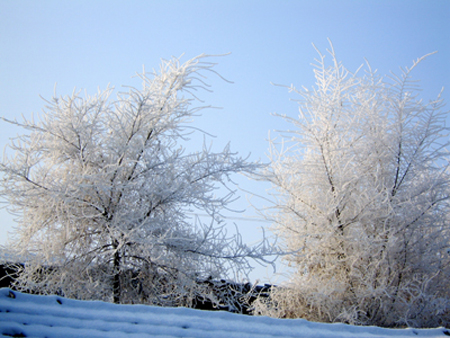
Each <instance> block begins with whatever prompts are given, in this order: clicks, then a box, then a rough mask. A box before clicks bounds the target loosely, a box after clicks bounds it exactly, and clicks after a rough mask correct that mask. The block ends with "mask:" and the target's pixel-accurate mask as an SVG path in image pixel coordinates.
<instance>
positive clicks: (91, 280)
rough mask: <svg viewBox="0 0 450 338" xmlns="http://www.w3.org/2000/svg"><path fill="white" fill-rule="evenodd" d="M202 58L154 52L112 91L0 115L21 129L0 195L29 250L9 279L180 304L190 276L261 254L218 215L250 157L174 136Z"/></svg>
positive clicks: (188, 116)
mask: <svg viewBox="0 0 450 338" xmlns="http://www.w3.org/2000/svg"><path fill="white" fill-rule="evenodd" d="M203 59H204V56H199V57H197V58H194V59H192V60H190V61H187V62H186V63H184V64H180V63H179V61H178V60H177V59H172V60H170V61H167V62H164V63H163V64H162V66H161V69H160V70H159V73H150V74H149V73H145V72H144V73H143V74H140V75H139V77H140V78H141V79H142V82H143V87H142V89H141V90H138V89H135V88H129V90H128V91H127V92H125V93H119V94H118V96H117V99H116V100H114V101H113V100H111V99H110V96H111V93H112V89H111V88H108V89H106V90H105V91H103V92H99V93H98V94H97V95H95V96H86V97H82V96H80V95H79V93H74V94H72V96H68V97H62V98H56V97H54V98H53V100H52V101H50V102H48V105H47V107H46V110H45V111H44V113H43V114H42V115H41V117H40V119H39V121H38V122H35V121H34V120H25V121H23V122H17V121H8V120H6V121H7V122H9V123H12V124H15V125H17V126H20V127H23V128H24V129H26V130H28V131H29V133H28V134H25V135H22V136H19V137H18V138H17V139H15V140H14V141H13V142H12V143H11V144H10V145H9V148H10V149H11V150H12V151H13V154H14V155H13V156H12V157H11V156H6V155H5V157H4V160H3V162H2V163H1V166H0V170H1V172H2V173H3V180H2V183H1V192H0V195H1V196H2V197H4V198H5V199H6V200H7V201H8V202H9V204H10V210H11V211H12V212H13V213H15V214H16V215H18V225H17V229H16V230H17V232H16V239H15V240H14V241H13V242H12V244H13V246H14V247H16V248H18V249H19V250H20V251H21V254H22V257H27V260H26V262H24V263H26V264H25V268H24V270H23V271H22V273H21V275H20V279H19V280H18V287H19V288H21V289H23V290H28V291H34V292H39V293H54V292H62V293H63V294H64V295H66V296H68V297H75V298H80V299H103V300H108V301H114V302H116V303H119V302H122V303H126V302H147V303H154V304H160V305H188V306H189V305H190V304H191V301H192V298H193V297H195V294H196V293H198V292H200V293H201V292H202V290H199V287H200V286H199V284H198V283H197V281H198V280H201V279H206V278H213V279H214V278H220V277H222V278H226V277H229V278H230V277H231V276H232V273H233V272H239V273H241V274H244V275H245V273H246V272H248V269H249V268H250V266H249V263H248V260H247V259H248V258H255V259H262V260H264V258H263V254H264V250H266V248H267V246H265V244H266V243H264V242H263V243H261V245H259V246H257V247H253V248H249V247H247V246H246V245H245V244H243V243H242V242H241V238H240V236H239V234H236V235H235V236H231V237H229V236H227V234H226V230H225V228H224V223H223V219H222V216H221V212H222V211H223V209H224V208H226V207H227V205H229V203H230V202H231V201H232V200H233V199H234V197H233V196H234V193H233V190H230V188H229V183H230V175H232V174H234V173H238V172H245V173H249V172H253V171H254V170H255V169H256V168H258V165H257V164H255V163H249V162H247V161H246V159H244V158H241V157H239V156H237V155H236V154H234V153H232V152H231V151H230V149H229V147H226V148H225V149H224V150H223V151H221V152H219V153H215V152H212V151H211V149H210V148H207V147H206V146H204V147H203V149H201V150H200V151H197V152H193V153H186V151H185V147H184V146H183V142H185V141H187V140H188V138H187V136H188V135H189V133H191V132H194V131H196V130H195V129H193V128H192V129H188V126H187V123H189V122H191V120H192V117H193V116H195V115H196V114H197V113H198V112H199V110H200V109H201V108H202V107H200V108H192V107H191V104H192V103H193V101H194V100H196V97H195V96H194V95H192V91H193V90H197V89H199V88H204V89H205V88H206V86H207V85H206V84H205V83H204V82H203V80H202V78H204V76H203V75H202V72H205V71H211V72H214V71H213V70H212V67H213V64H212V63H208V62H205V61H203ZM183 92H185V93H186V94H187V95H188V96H187V97H185V96H182V93H183ZM220 185H222V186H224V187H225V188H228V190H225V191H228V193H225V194H222V196H221V195H220V192H218V191H217V189H218V188H219V187H220ZM223 191H224V190H223V189H222V190H221V192H223ZM193 213H202V214H206V215H208V217H209V221H206V223H204V222H202V221H200V220H199V218H196V217H194V216H192V214H193Z"/></svg>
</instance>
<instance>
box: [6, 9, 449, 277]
mask: <svg viewBox="0 0 450 338" xmlns="http://www.w3.org/2000/svg"><path fill="white" fill-rule="evenodd" d="M449 18H450V1H449V0H422V1H416V0H408V1H403V0H364V1H357V0H351V1H350V0H329V1H325V0H309V1H304V0H298V1H283V0H276V1H275V0H273V1H263V0H258V1H249V0H237V1H235V0H222V1H219V0H217V1H216V0H204V1H199V0H189V1H188V0H185V1H175V0H164V1H136V0H134V1H115V0H108V1H103V0H85V1H76V0H72V1H61V0H54V1H48V0H40V1H35V0H33V1H12V0H11V1H7V0H0V116H4V117H7V118H10V119H11V118H20V117H21V115H22V114H23V115H24V116H26V117H29V116H31V113H33V112H34V113H38V112H40V111H41V109H42V108H43V106H44V102H43V101H42V100H41V99H40V97H39V95H41V96H43V97H44V98H51V96H52V95H53V92H54V88H55V84H56V92H57V94H58V95H66V94H70V93H71V92H72V91H73V89H74V88H75V87H76V88H80V89H81V88H83V89H86V90H87V91H88V92H90V93H93V92H95V91H96V90H97V88H101V89H103V88H105V87H106V86H107V85H108V84H111V85H114V86H115V87H116V88H120V86H121V85H136V86H139V82H136V80H133V79H131V76H132V75H133V74H134V73H135V72H137V71H140V70H142V66H143V65H145V66H146V68H147V69H151V68H153V67H155V68H156V67H158V65H159V62H160V59H161V58H166V59H167V58H170V57H171V56H180V55H182V54H183V53H184V56H183V58H182V60H187V59H190V58H192V57H194V56H197V55H199V54H202V53H207V54H223V53H228V52H231V53H232V54H231V55H229V56H226V57H220V58H215V59H214V61H216V62H218V63H219V64H218V66H217V68H216V70H217V71H218V72H219V73H220V74H221V75H223V76H224V77H225V78H227V79H228V80H231V81H233V82H234V84H229V83H226V82H223V81H221V80H220V79H218V78H215V77H211V78H210V80H209V82H210V83H211V84H212V86H213V90H214V93H212V94H207V93H205V94H201V97H202V98H204V99H205V100H206V103H207V104H211V105H214V106H219V107H223V109H221V110H208V111H205V112H204V116H202V117H200V118H199V119H198V120H197V121H196V122H195V125H196V126H198V127H200V128H203V129H205V130H206V131H208V132H209V133H212V134H214V135H216V136H217V137H216V139H214V143H215V145H216V146H217V148H219V147H222V146H223V145H225V144H226V143H228V142H231V147H232V149H234V150H236V151H239V152H240V153H241V154H244V155H245V154H248V153H250V152H251V153H252V156H251V158H252V159H258V158H260V159H262V160H266V157H265V153H266V151H267V148H268V143H267V141H266V139H267V136H268V132H269V130H273V129H282V128H283V127H284V126H285V125H284V124H283V123H282V121H281V120H279V119H278V118H275V117H272V116H271V115H270V113H273V112H278V113H286V114H290V115H295V114H296V105H295V104H294V103H292V102H290V101H289V98H290V97H291V96H290V95H289V94H288V93H287V91H286V90H285V89H283V88H280V87H275V86H273V85H271V82H273V83H277V84H285V85H290V84H291V83H293V84H294V85H296V86H298V87H300V86H302V85H305V86H307V87H311V86H312V85H313V83H314V77H313V72H312V67H311V66H310V64H311V62H313V59H314V57H316V55H317V54H316V52H315V50H314V48H313V47H312V45H311V43H314V44H315V45H316V46H317V47H318V48H319V49H320V50H321V51H323V52H325V49H326V48H327V47H328V41H327V38H330V39H331V41H332V42H333V44H334V47H335V50H336V53H337V56H338V58H339V59H340V60H341V61H342V62H343V63H344V65H345V66H346V67H347V68H348V69H349V70H356V69H357V68H358V66H359V65H361V64H362V63H363V62H364V58H367V59H368V60H369V61H370V63H371V65H372V67H373V68H377V69H378V70H379V72H380V73H381V74H387V73H389V71H390V70H394V71H397V70H398V67H399V66H409V65H411V64H412V61H413V60H415V59H417V58H418V57H420V56H423V55H424V54H427V53H429V52H433V51H438V54H436V55H433V56H432V57H430V58H429V59H428V60H426V62H424V63H423V64H421V66H420V67H419V68H418V69H417V70H416V71H415V73H414V75H415V77H416V78H417V79H420V80H421V85H422V87H423V89H424V91H423V95H424V98H425V99H429V98H433V97H435V96H436V95H437V94H438V92H439V91H440V89H441V88H442V87H446V91H445V92H444V99H445V100H446V102H449V100H450V20H449ZM17 132H18V130H15V129H14V128H11V126H9V125H7V124H5V123H3V122H0V146H1V147H3V146H4V145H6V144H7V143H8V139H9V138H10V137H13V136H15V135H16V134H17ZM240 182H241V181H240ZM242 184H243V185H244V186H246V187H247V188H250V189H254V190H256V191H258V192H259V193H264V189H265V187H263V186H261V185H255V184H248V183H245V182H243V181H242ZM240 203H241V204H240V207H242V208H244V207H246V205H247V202H246V201H245V197H243V198H242V199H241V201H240ZM247 214H251V212H250V211H249V212H248V213H247ZM247 214H246V213H244V214H241V215H238V217H244V216H245V215H247ZM0 217H1V221H0V243H4V242H5V241H6V238H7V232H8V231H11V229H12V224H13V222H12V220H11V218H10V217H9V216H8V215H7V214H6V213H4V212H0ZM236 223H237V224H238V226H239V227H240V229H241V230H242V232H243V233H244V235H245V236H246V238H247V239H252V236H257V235H252V234H253V232H251V231H250V230H249V229H252V227H254V226H258V225H267V224H266V223H255V222H248V221H239V220H236ZM259 271H260V272H259V275H255V276H256V277H258V278H262V279H263V280H265V279H267V278H266V277H267V276H266V275H265V272H264V271H263V270H259ZM270 273H271V271H269V274H270Z"/></svg>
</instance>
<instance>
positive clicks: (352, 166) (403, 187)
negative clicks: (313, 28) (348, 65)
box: [256, 48, 450, 326]
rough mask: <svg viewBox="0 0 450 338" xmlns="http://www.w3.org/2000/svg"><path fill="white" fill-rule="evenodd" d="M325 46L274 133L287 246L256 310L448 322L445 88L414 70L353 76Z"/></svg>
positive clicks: (394, 322)
mask: <svg viewBox="0 0 450 338" xmlns="http://www.w3.org/2000/svg"><path fill="white" fill-rule="evenodd" d="M329 54H330V56H331V64H330V65H328V64H327V63H326V62H325V56H324V55H322V54H320V52H319V55H320V57H319V58H318V59H317V60H316V64H315V65H314V66H315V68H314V74H315V78H316V84H315V86H314V87H313V88H312V89H306V88H304V89H301V90H297V89H295V88H294V87H290V90H291V91H292V92H294V93H296V94H298V95H299V97H300V99H299V100H298V105H299V113H298V116H296V117H290V116H281V117H282V118H284V119H285V120H286V121H288V122H289V123H291V125H292V126H293V128H292V130H287V131H285V132H282V133H281V138H280V139H278V140H277V139H272V140H271V147H270V155H271V158H270V159H271V165H270V167H269V169H268V171H267V173H266V177H267V179H268V180H270V182H271V183H272V185H273V196H274V199H275V201H276V202H275V206H274V208H272V209H270V210H268V211H267V215H268V217H270V218H271V219H272V220H273V222H274V223H273V224H274V225H273V230H274V231H275V232H276V233H277V234H278V235H279V237H280V238H282V239H283V240H284V244H285V246H286V248H287V251H290V252H292V254H290V255H287V256H285V257H284V259H285V260H286V261H287V263H288V264H289V266H291V268H292V269H293V271H294V272H293V273H292V275H291V278H290V282H289V284H288V285H287V286H286V287H283V288H277V289H276V290H274V292H273V294H272V298H271V300H270V301H265V302H260V304H259V306H258V307H257V309H256V312H258V313H264V314H270V315H273V316H277V317H303V318H307V319H310V320H315V321H327V322H334V321H343V322H348V323H353V324H377V325H384V326H400V325H409V326H435V325H449V324H450V285H449V280H450V266H449V262H450V260H449V259H450V256H449V243H450V242H449V239H450V219H449V211H450V209H449V192H450V190H449V188H450V184H449V183H450V181H449V178H450V177H449V153H448V150H447V146H448V145H449V140H448V130H447V128H446V127H445V119H446V117H447V112H446V111H443V110H442V106H443V104H442V100H441V98H440V96H438V98H437V99H436V100H432V101H430V102H423V101H422V100H420V99H419V97H418V87H417V84H416V81H414V80H412V79H411V71H412V70H413V69H414V68H415V67H416V66H417V65H418V63H419V62H420V61H422V60H423V59H424V58H420V59H418V60H417V61H415V62H414V63H413V65H412V67H410V68H405V69H401V74H400V75H399V76H396V75H394V74H392V76H389V77H381V76H379V75H377V73H376V71H373V70H372V69H371V68H370V66H369V65H368V64H367V67H365V68H366V71H365V73H364V74H362V75H358V73H359V72H362V71H361V69H360V70H358V72H356V73H350V72H349V71H348V70H346V69H345V68H344V67H343V66H342V64H341V63H339V62H338V61H337V59H336V56H335V52H334V50H333V48H331V50H330V51H329Z"/></svg>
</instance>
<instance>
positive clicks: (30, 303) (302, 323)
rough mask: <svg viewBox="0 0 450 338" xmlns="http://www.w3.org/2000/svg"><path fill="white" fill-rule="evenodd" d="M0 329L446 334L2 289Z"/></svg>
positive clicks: (129, 333)
mask: <svg viewBox="0 0 450 338" xmlns="http://www.w3.org/2000/svg"><path fill="white" fill-rule="evenodd" d="M0 334H1V335H3V336H10V337H36V338H38V337H48V338H52V337H58V338H59V337H66V338H70V337H93V338H94V337H102V338H105V337H117V338H119V337H158V338H164V337H167V338H169V337H171V338H173V337H195V338H203V337H214V338H222V337H224V338H225V337H226V338H233V337H236V338H245V337H255V338H263V337H305V338H309V337H311V338H312V337H314V338H319V337H327V338H334V337H350V338H351V337H355V338H366V337H367V338H369V337H370V338H375V337H446V336H450V331H447V330H446V329H445V328H436V329H384V328H378V327H357V326H351V325H345V324H323V323H312V322H308V321H306V320H303V319H274V318H268V317H252V316H244V315H238V314H233V313H228V312H220V311H201V310H194V309H187V308H163V307H155V306H146V305H117V304H111V303H105V302H100V301H79V300H73V299H66V298H63V297H59V296H37V295H29V294H24V293H20V292H16V291H11V290H10V289H7V288H2V289H0Z"/></svg>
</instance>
